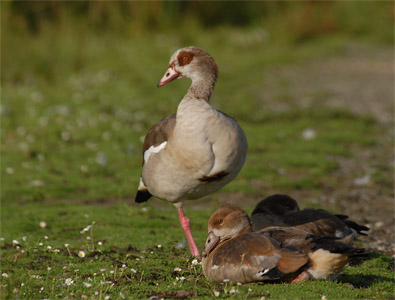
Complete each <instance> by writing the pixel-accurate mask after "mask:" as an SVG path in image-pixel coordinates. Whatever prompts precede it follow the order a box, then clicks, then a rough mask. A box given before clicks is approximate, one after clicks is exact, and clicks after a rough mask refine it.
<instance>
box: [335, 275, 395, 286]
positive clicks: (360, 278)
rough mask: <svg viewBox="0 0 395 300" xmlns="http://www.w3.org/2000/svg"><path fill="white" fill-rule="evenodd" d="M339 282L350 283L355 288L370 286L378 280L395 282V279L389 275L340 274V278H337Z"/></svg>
mask: <svg viewBox="0 0 395 300" xmlns="http://www.w3.org/2000/svg"><path fill="white" fill-rule="evenodd" d="M337 281H338V282H339V283H345V284H350V285H351V286H352V288H354V289H361V288H368V287H370V286H372V285H373V284H376V283H378V282H392V283H393V284H395V280H394V279H392V278H388V277H383V276H374V275H345V274H342V275H340V278H339V279H338V280H337Z"/></svg>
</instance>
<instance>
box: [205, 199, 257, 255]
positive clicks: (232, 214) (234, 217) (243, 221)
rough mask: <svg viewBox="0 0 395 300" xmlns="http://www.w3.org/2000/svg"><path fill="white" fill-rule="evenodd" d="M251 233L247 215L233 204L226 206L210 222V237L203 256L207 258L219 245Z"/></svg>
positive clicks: (213, 215) (216, 212) (215, 213)
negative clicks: (245, 233)
mask: <svg viewBox="0 0 395 300" xmlns="http://www.w3.org/2000/svg"><path fill="white" fill-rule="evenodd" d="M251 231H252V229H251V222H250V218H249V217H248V215H247V213H246V212H245V211H244V210H242V209H240V208H238V207H237V206H235V205H233V204H225V205H224V206H221V207H220V208H218V209H217V210H216V211H215V212H214V213H213V214H212V215H211V217H210V219H209V221H208V237H207V240H206V244H205V246H204V251H203V253H202V254H203V256H207V255H208V254H209V253H210V252H211V251H212V250H213V249H214V248H215V247H216V246H217V245H218V244H219V243H221V242H224V241H226V240H229V239H232V238H234V237H236V236H238V235H240V234H242V233H244V232H251Z"/></svg>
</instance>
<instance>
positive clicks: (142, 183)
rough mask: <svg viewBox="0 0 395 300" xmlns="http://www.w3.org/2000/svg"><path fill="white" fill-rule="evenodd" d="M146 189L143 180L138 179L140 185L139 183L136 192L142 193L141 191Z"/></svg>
mask: <svg viewBox="0 0 395 300" xmlns="http://www.w3.org/2000/svg"><path fill="white" fill-rule="evenodd" d="M146 189H147V187H146V186H145V184H144V182H143V178H141V177H140V183H139V187H138V190H139V191H143V190H146Z"/></svg>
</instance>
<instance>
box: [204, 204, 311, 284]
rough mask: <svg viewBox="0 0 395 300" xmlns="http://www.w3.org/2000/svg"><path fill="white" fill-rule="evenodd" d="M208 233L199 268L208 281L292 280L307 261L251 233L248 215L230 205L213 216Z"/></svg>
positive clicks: (298, 254) (218, 210) (271, 240)
mask: <svg viewBox="0 0 395 300" xmlns="http://www.w3.org/2000/svg"><path fill="white" fill-rule="evenodd" d="M208 231H209V234H208V238H207V241H206V245H205V248H204V251H203V253H202V255H203V258H202V267H203V273H204V276H205V277H206V278H207V279H208V280H210V281H215V282H222V281H224V280H229V281H232V282H240V283H249V282H257V281H264V280H279V279H285V278H291V279H292V278H294V277H297V275H298V274H299V273H301V272H302V271H303V267H304V266H305V265H306V264H307V263H308V261H309V259H308V257H307V255H305V254H303V253H302V252H300V251H297V250H288V249H284V248H280V247H279V245H278V243H277V242H276V241H275V240H273V239H272V238H270V237H267V236H265V235H262V234H259V233H256V232H252V228H251V225H250V220H249V218H248V215H247V214H246V213H245V212H244V211H243V210H242V209H240V208H238V207H236V206H234V205H231V204H227V205H224V206H222V207H220V208H219V209H217V210H216V211H215V212H214V213H213V214H212V216H211V217H210V219H209V221H208Z"/></svg>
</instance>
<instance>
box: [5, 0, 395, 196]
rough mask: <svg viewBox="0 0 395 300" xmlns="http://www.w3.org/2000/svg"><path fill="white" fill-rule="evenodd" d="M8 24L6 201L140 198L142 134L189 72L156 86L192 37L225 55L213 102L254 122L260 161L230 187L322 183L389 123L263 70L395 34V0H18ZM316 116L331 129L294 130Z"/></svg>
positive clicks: (169, 109) (253, 156)
mask: <svg viewBox="0 0 395 300" xmlns="http://www.w3.org/2000/svg"><path fill="white" fill-rule="evenodd" d="M1 22H2V23H1V25H2V26H1V42H2V49H1V50H2V51H1V62H2V68H1V81H2V89H1V96H2V97H1V98H2V104H1V105H2V106H1V115H2V120H1V122H2V123H1V125H2V135H1V142H2V145H3V147H2V150H1V151H2V152H1V154H2V167H1V171H2V175H3V176H2V179H1V182H2V189H1V195H2V200H3V201H7V202H8V201H10V202H14V201H22V202H24V201H31V200H36V201H42V200H44V199H46V200H51V201H53V200H54V199H79V200H80V199H84V200H87V201H93V200H94V201H98V200H100V201H103V202H105V201H108V199H109V198H111V199H124V198H128V199H130V198H133V197H134V191H135V187H136V186H137V183H138V178H139V176H140V160H141V157H140V155H141V154H140V147H141V140H142V138H143V136H144V134H145V132H146V131H147V130H148V128H149V127H150V126H152V125H153V124H154V123H156V122H157V121H158V120H160V119H161V118H163V117H164V116H166V115H168V114H171V113H173V112H174V111H175V110H176V107H177V104H178V102H179V101H180V99H182V96H183V95H184V93H185V91H186V89H187V87H188V85H189V82H188V81H187V80H184V81H177V83H176V84H175V83H173V84H172V85H169V86H166V87H164V88H161V89H156V87H155V84H156V83H157V81H158V80H159V79H160V78H161V76H162V75H163V74H162V73H163V72H164V71H165V69H166V66H167V63H168V59H169V57H170V55H171V54H172V53H173V51H175V50H176V49H178V48H181V47H184V46H187V45H196V46H199V47H201V48H203V49H205V50H206V51H208V52H209V53H211V54H212V55H213V56H214V58H215V59H216V60H217V63H218V65H219V68H220V77H219V81H218V84H217V87H216V90H215V91H214V97H213V98H212V103H213V105H214V106H215V107H217V108H219V109H222V110H223V111H225V112H226V113H228V114H230V115H232V116H233V117H235V118H236V119H237V120H238V121H239V122H240V123H241V124H242V126H243V128H244V129H245V131H246V132H247V136H248V139H249V143H250V150H249V159H248V161H247V164H246V167H245V168H244V169H243V171H242V173H241V176H240V177H239V178H238V180H237V181H235V182H234V183H233V184H232V185H229V186H228V187H227V188H226V189H227V190H229V191H232V192H242V193H250V194H260V193H261V190H262V186H263V187H265V188H266V187H269V188H273V189H276V188H284V189H295V188H296V189H300V188H306V189H312V190H316V189H318V188H320V187H322V182H331V179H330V178H328V179H327V178H324V179H319V178H318V177H317V176H323V175H325V174H329V172H331V171H333V170H336V168H337V163H336V162H335V161H333V160H331V159H328V157H327V156H328V154H330V155H332V154H334V155H350V154H351V152H350V147H349V146H350V143H351V144H352V143H365V144H369V143H370V144H372V143H374V142H373V141H372V139H371V137H372V135H374V134H375V132H377V131H380V128H379V127H377V126H376V127H375V124H374V122H372V120H369V118H365V119H358V118H354V117H353V115H350V113H349V112H347V111H343V110H341V111H339V110H333V109H326V108H324V107H321V103H323V102H324V101H323V100H325V99H324V98H325V97H327V95H325V94H324V92H321V91H320V90H318V91H312V95H310V97H312V98H313V100H312V101H313V103H312V104H311V105H310V106H309V107H303V108H302V106H301V105H300V103H299V101H300V99H297V98H296V97H295V95H293V94H292V93H293V92H292V91H291V90H289V88H288V86H287V84H288V83H287V82H285V81H284V82H283V81H281V80H280V81H279V83H278V86H277V87H271V88H270V87H269V89H268V88H267V87H264V81H265V80H266V79H267V78H269V79H270V76H271V75H270V74H268V73H266V70H268V69H270V68H277V67H280V66H283V65H289V64H292V63H297V62H303V61H308V60H312V59H317V60H319V59H320V58H321V57H327V56H330V55H334V54H338V53H342V52H346V51H347V47H348V44H349V43H350V41H352V42H357V43H363V44H364V45H384V47H388V46H390V45H392V44H393V39H394V36H393V23H394V3H393V2H363V3H362V2H356V1H348V2H342V1H328V2H322V1H320V2H310V1H298V2H291V1H287V2H248V1H243V2H204V1H199V2H193V1H182V2H179V1H150V2H127V1H122V2H116V1H111V2H110V1H108V2H106V1H78V2H62V1H57V2H54V1H46V2H40V1H32V2H24V1H10V2H1ZM357 51H359V50H358V47H357ZM301 76H303V74H301ZM318 76H319V74H318ZM273 90H276V92H277V94H276V95H275V96H273V97H272V99H271V100H269V102H268V101H266V100H265V99H266V98H267V96H265V95H269V96H270V94H271V93H273ZM263 95H264V96H263ZM276 103H277V104H278V103H280V104H283V103H287V105H288V106H289V107H290V109H288V110H286V111H282V110H281V109H280V110H278V109H277V108H276ZM296 120H297V121H296ZM321 120H328V122H321ZM354 121H355V122H354ZM317 124H318V125H317ZM309 126H318V127H319V126H323V128H322V129H321V131H322V132H325V133H324V134H323V135H320V136H319V138H318V139H315V140H314V141H313V142H311V143H309V144H306V143H305V142H303V141H302V140H299V139H297V138H295V136H296V135H299V134H300V132H301V131H303V129H304V128H307V127H309ZM353 126H354V127H355V128H353ZM336 128H348V129H345V130H344V131H343V132H338V131H337V130H336ZM318 129H319V128H318ZM334 130H336V132H337V133H336V135H334V136H333V133H334ZM364 132H370V133H371V134H372V135H366V134H364ZM290 147H291V148H293V151H292V152H290V151H288V149H289V148H290ZM283 169H284V170H288V171H289V174H291V176H284V172H283V173H282V171H281V170H283ZM382 177H385V176H382ZM257 182H258V183H257ZM262 182H263V185H262V184H260V183H262Z"/></svg>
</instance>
